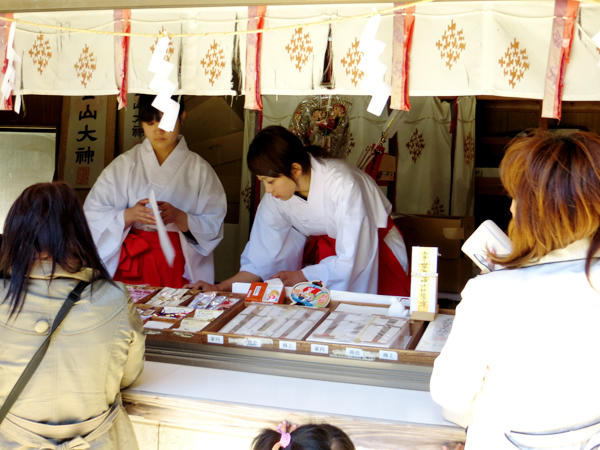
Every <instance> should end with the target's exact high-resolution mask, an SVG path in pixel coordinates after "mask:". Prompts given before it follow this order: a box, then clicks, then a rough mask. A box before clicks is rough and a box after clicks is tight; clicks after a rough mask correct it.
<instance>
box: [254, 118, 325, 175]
mask: <svg viewBox="0 0 600 450" xmlns="http://www.w3.org/2000/svg"><path fill="white" fill-rule="evenodd" d="M310 155H312V156H315V157H321V158H323V157H326V156H327V155H326V152H325V150H324V149H323V148H322V147H319V146H316V145H309V146H306V147H305V146H304V145H303V144H302V141H301V140H300V138H298V136H296V135H295V134H294V133H292V132H291V131H289V130H288V129H286V128H284V127H281V126H277V125H273V126H270V127H267V128H265V129H263V130H261V131H260V132H259V133H258V134H257V135H256V137H255V138H254V139H253V140H252V142H251V143H250V147H249V148H248V156H247V157H246V161H247V163H248V168H249V169H250V171H251V172H252V173H254V174H255V175H262V176H266V177H273V178H277V177H279V176H280V175H285V176H286V177H289V178H291V177H292V164H293V163H298V164H300V165H301V166H302V172H308V170H309V169H310Z"/></svg>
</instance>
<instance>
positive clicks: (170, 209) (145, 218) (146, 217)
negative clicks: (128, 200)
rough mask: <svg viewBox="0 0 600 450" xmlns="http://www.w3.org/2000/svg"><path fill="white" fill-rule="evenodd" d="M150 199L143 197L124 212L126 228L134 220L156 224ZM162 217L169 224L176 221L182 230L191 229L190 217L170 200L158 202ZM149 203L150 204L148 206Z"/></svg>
mask: <svg viewBox="0 0 600 450" xmlns="http://www.w3.org/2000/svg"><path fill="white" fill-rule="evenodd" d="M148 201H149V200H148V199H147V198H143V199H141V200H140V201H138V202H137V203H136V204H135V205H133V206H132V207H131V208H127V209H126V210H125V212H124V218H125V228H128V227H130V226H131V225H132V224H133V222H139V223H144V224H146V225H156V221H155V220H154V214H152V208H150V207H149V205H148ZM157 204H158V210H159V211H160V217H161V219H162V220H163V222H164V223H165V225H168V224H170V223H174V224H175V226H177V228H179V229H180V230H181V231H182V232H184V233H185V232H186V231H188V230H189V225H188V217H187V214H186V213H185V212H183V211H182V210H180V209H179V208H176V207H175V206H173V205H172V204H170V203H169V202H157ZM146 205H148V206H146Z"/></svg>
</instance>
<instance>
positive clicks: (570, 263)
mask: <svg viewBox="0 0 600 450" xmlns="http://www.w3.org/2000/svg"><path fill="white" fill-rule="evenodd" d="M500 178H501V180H502V183H503V185H504V187H505V188H506V190H507V192H508V194H509V195H510V196H511V197H512V198H513V202H512V205H511V212H512V215H513V218H512V221H511V223H510V225H509V229H508V233H509V237H510V239H511V242H512V252H511V253H510V254H508V255H506V256H497V255H493V254H490V255H489V259H490V260H491V261H492V262H494V263H497V264H501V265H502V266H504V269H502V270H495V271H493V272H491V273H488V274H485V275H480V276H478V277H476V278H474V279H472V280H470V281H469V283H467V285H466V287H465V289H464V290H463V292H462V300H461V302H460V304H459V306H458V308H457V310H456V318H455V320H454V324H453V328H452V331H451V333H450V336H449V338H448V341H447V342H446V345H445V347H444V349H443V350H442V352H441V354H440V356H439V357H438V358H437V359H436V361H435V365H434V370H433V374H432V377H431V394H432V396H433V398H434V400H435V401H436V402H438V403H439V404H440V405H441V406H442V407H443V408H444V411H445V413H446V416H447V417H448V418H449V419H451V420H453V421H455V422H457V423H459V424H461V425H463V426H468V431H467V442H466V448H467V449H482V448H494V449H503V448H506V449H514V448H515V445H517V446H522V447H520V448H534V447H535V448H538V447H544V448H550V447H552V448H556V447H559V446H564V447H561V448H567V447H566V446H568V445H570V447H568V448H580V446H581V448H583V446H584V445H586V443H587V445H592V442H594V443H597V444H600V408H599V405H600V383H598V374H599V373H600V358H599V357H598V355H599V354H600V339H598V318H600V290H599V289H600V265H599V264H598V256H599V250H600V137H599V136H597V135H595V134H593V133H589V132H573V133H570V134H559V133H551V132H548V131H543V130H537V131H534V132H531V133H530V134H528V135H527V136H525V137H520V138H517V139H516V140H514V141H513V142H512V143H511V144H510V145H509V147H508V149H507V151H506V154H505V156H504V158H503V160H502V162H501V164H500ZM594 435H595V437H593V436H594ZM596 440H598V442H596ZM586 448H588V447H586ZM590 448H594V447H593V445H592V447H590Z"/></svg>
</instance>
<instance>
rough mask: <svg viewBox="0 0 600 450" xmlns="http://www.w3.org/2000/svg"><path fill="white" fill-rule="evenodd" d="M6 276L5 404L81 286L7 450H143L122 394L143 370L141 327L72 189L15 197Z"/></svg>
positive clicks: (27, 391) (3, 264)
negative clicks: (107, 266) (69, 298)
mask: <svg viewBox="0 0 600 450" xmlns="http://www.w3.org/2000/svg"><path fill="white" fill-rule="evenodd" d="M0 276H1V278H2V282H1V283H0V299H1V300H0V301H1V303H0V342H2V347H1V350H0V404H3V405H6V404H7V403H5V402H7V397H9V398H10V397H11V396H12V394H11V395H10V396H9V392H11V391H12V390H13V386H15V384H16V382H17V379H19V377H21V374H22V373H23V372H24V368H25V367H26V366H27V365H28V363H29V361H30V360H35V358H34V353H35V352H36V350H38V348H40V346H41V345H42V343H43V342H44V340H45V339H46V338H47V337H48V335H49V334H50V333H51V326H53V321H54V320H55V318H56V317H57V316H59V311H62V310H63V307H64V306H63V305H65V304H66V303H67V302H65V299H66V298H67V296H69V294H70V293H72V292H73V291H74V287H77V289H78V290H81V289H83V290H82V291H81V295H80V300H79V301H78V302H76V303H75V304H74V305H73V306H72V308H71V309H70V311H69V310H67V314H66V316H65V317H64V320H63V321H62V322H61V323H60V325H58V327H57V328H56V331H55V332H54V333H53V334H52V335H51V337H50V342H49V345H48V347H47V351H46V353H45V354H43V356H42V359H41V362H40V363H39V366H37V368H36V369H35V370H34V372H33V374H32V375H31V377H30V378H29V380H28V381H26V382H25V383H26V384H25V387H24V389H23V390H22V391H21V392H20V393H19V394H18V395H17V397H16V401H15V402H14V403H13V404H12V406H11V407H10V409H9V412H8V414H7V415H6V417H5V418H4V419H3V420H2V422H1V423H0V448H3V449H17V448H18V449H34V448H36V449H37V448H59V447H60V448H63V447H64V448H68V449H71V448H73V449H75V448H102V449H135V448H137V443H136V439H135V435H134V432H133V428H132V426H131V423H130V421H129V418H128V416H127V413H126V412H125V409H124V408H123V406H122V405H121V399H120V389H121V388H123V387H126V386H128V385H129V384H131V383H132V382H133V381H134V380H135V379H136V378H137V376H138V375H139V374H140V372H141V371H142V368H143V355H144V335H143V330H142V324H141V320H140V318H139V315H138V314H137V312H136V311H135V308H134V306H133V304H132V303H131V302H130V301H129V302H128V299H127V294H126V292H125V291H124V289H123V288H122V287H121V286H118V285H116V284H115V283H114V282H112V281H111V278H110V275H109V274H108V273H107V271H106V269H105V268H104V265H103V264H102V261H101V259H100V257H99V256H98V253H97V251H96V247H95V245H94V241H93V239H92V236H91V234H90V231H89V229H88V226H87V222H86V219H85V216H84V213H83V210H82V208H81V206H80V204H79V201H78V199H77V196H76V194H75V191H74V190H73V189H72V188H70V187H69V186H68V185H66V184H65V183H60V182H56V183H40V184H35V185H33V186H30V187H28V188H27V189H25V191H23V193H22V194H21V195H20V196H19V198H17V200H16V201H15V203H14V204H13V205H12V207H11V209H10V211H9V213H8V216H7V218H6V221H5V224H4V234H3V241H2V246H1V247H0ZM81 282H84V283H81ZM86 283H89V284H87V287H85V288H84V286H86ZM59 317H60V316H59ZM86 445H88V446H89V447H88V446H86Z"/></svg>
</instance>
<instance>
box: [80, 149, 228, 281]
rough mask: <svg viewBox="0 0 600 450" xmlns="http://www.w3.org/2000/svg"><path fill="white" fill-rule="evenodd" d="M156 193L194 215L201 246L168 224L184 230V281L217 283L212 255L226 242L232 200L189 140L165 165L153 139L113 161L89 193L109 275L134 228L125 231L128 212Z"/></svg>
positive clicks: (88, 207) (89, 211)
mask: <svg viewBox="0 0 600 450" xmlns="http://www.w3.org/2000/svg"><path fill="white" fill-rule="evenodd" d="M150 190H154V193H155V195H156V200H157V201H165V202H169V203H171V204H172V205H173V206H175V207H176V208H179V209H180V210H182V211H184V212H185V213H186V214H187V216H188V225H189V229H190V232H191V233H192V234H193V236H194V238H196V241H197V243H194V242H192V241H190V240H188V239H187V238H186V237H185V235H184V234H183V233H182V232H180V231H179V230H178V228H177V227H176V226H175V225H174V224H169V225H167V231H179V239H180V241H181V248H182V250H183V254H184V257H185V271H184V274H183V276H184V278H186V279H188V280H190V281H195V280H208V281H211V282H212V281H213V280H214V263H213V254H212V252H213V250H214V249H215V247H216V246H217V244H218V243H219V242H220V241H221V239H223V219H224V218H225V213H226V211H227V200H226V198H225V191H224V190H223V186H222V185H221V182H220V181H219V178H218V177H217V174H216V173H215V171H214V170H213V168H212V167H211V166H210V164H208V163H207V162H206V161H205V160H204V159H202V157H201V156H200V155H198V154H196V153H194V152H192V151H190V150H189V149H188V146H187V144H186V142H185V139H184V138H183V137H180V139H179V143H178V144H177V146H176V147H175V148H174V149H173V151H172V152H171V154H169V156H168V157H167V159H166V160H165V161H164V162H163V164H162V165H159V164H158V160H157V159H156V155H155V154H154V150H153V149H152V145H151V144H150V142H149V141H148V139H144V141H143V142H142V143H141V144H138V145H136V146H134V147H133V148H132V149H130V150H128V151H127V152H125V153H123V154H122V155H120V156H118V157H117V158H116V159H115V160H114V161H113V162H112V163H110V164H109V165H108V166H107V167H106V168H105V169H104V170H103V171H102V173H101V174H100V176H99V177H98V180H96V183H95V184H94V186H93V188H92V190H91V191H90V193H89V194H88V196H87V198H86V200H85V204H84V207H83V208H84V211H85V214H86V217H87V220H88V224H89V226H90V229H91V232H92V235H93V237H94V241H95V242H96V246H97V247H98V253H99V254H100V257H101V258H102V261H103V262H104V265H105V266H106V268H107V270H108V271H109V273H110V274H111V275H114V274H115V271H116V270H117V266H118V264H119V256H120V254H121V245H122V244H123V241H124V240H125V237H126V236H127V234H128V233H129V230H130V229H131V227H130V228H127V229H125V219H124V211H125V209H127V208H130V207H132V206H133V205H135V204H136V203H137V202H138V201H139V200H141V199H143V198H148V197H149V196H150ZM143 229H148V226H147V225H144V226H143Z"/></svg>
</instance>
